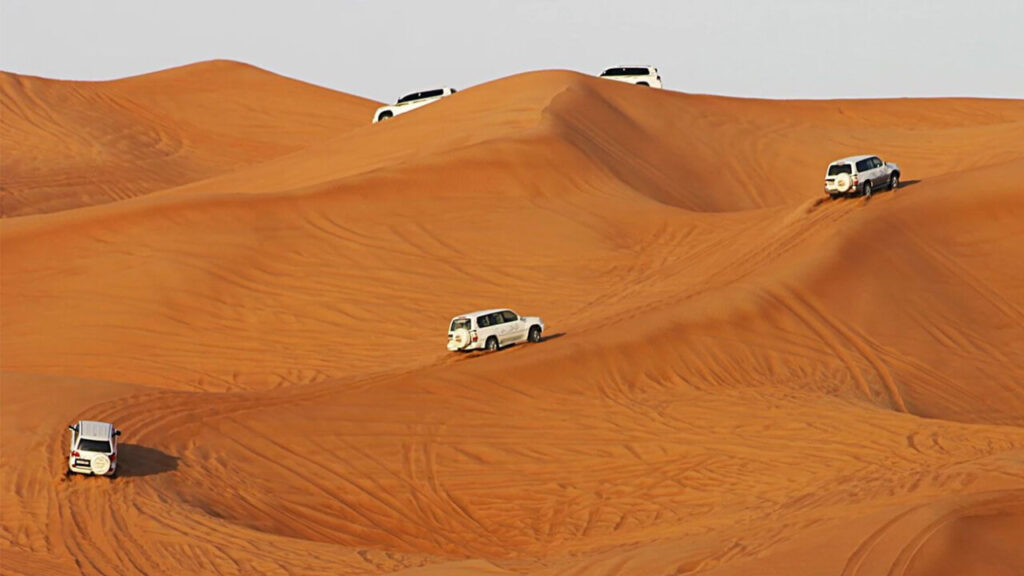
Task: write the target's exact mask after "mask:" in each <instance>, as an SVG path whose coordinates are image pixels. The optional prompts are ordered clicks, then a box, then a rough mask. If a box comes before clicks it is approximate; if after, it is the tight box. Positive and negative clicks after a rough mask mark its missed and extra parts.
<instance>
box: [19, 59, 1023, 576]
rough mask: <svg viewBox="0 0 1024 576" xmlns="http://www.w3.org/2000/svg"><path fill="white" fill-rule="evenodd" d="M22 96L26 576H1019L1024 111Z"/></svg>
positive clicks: (517, 94) (459, 98)
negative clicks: (533, 317)
mask: <svg viewBox="0 0 1024 576" xmlns="http://www.w3.org/2000/svg"><path fill="white" fill-rule="evenodd" d="M0 88H2V97H3V101H2V105H3V108H2V112H3V114H2V116H0V170H2V171H0V182H2V186H3V190H2V194H3V198H2V201H3V204H2V205H3V209H4V214H5V215H6V216H7V217H6V218H5V219H3V220H0V272H2V276H0V289H2V292H0V296H2V301H0V304H2V305H0V330H2V332H0V368H2V370H3V374H2V382H0V394H2V397H0V399H2V419H0V433H2V455H0V469H2V471H3V480H2V486H0V498H2V510H3V515H2V522H0V563H2V572H3V573H5V574H39V573H53V574H67V573H74V572H82V573H87V574H106V573H110V574H115V573H117V574H123V573H138V572H141V573H153V574H181V573H201V574H206V573H224V574H254V573H264V574H322V573H332V574H352V575H356V574H360V575H361V574H383V573H389V574H390V573H395V574H400V575H403V576H414V575H419V576H437V575H463V574H465V575H470V574H472V575H481V574H482V575H494V576H497V575H506V576H507V575H513V574H521V575H535V576H546V575H554V574H567V575H580V576H583V575H587V576H590V575H598V576H603V575H609V576H610V575H617V574H622V575H626V574H629V575H632V574H636V575H653V576H657V575H665V576H668V575H679V574H707V575H714V576H724V575H749V574H779V575H783V574H786V575H788V574H841V575H843V576H854V575H856V576H866V575H874V574H878V575H883V574H887V575H893V574H900V575H906V576H923V575H935V574H939V575H941V574H950V575H953V574H956V575H964V574H972V575H973V574H978V575H981V574H986V575H988V574H995V575H999V574H1019V573H1021V571H1022V570H1024V554H1022V552H1021V550H1022V548H1021V547H1020V546H1019V542H1021V541H1024V266H1022V265H1021V263H1022V262H1024V224H1022V222H1024V194H1022V193H1024V187H1022V184H1021V182H1024V102H1021V101H1008V100H977V99H928V100H920V99H918V100H871V101H819V102H805V101H760V100H743V99H732V98H722V97H710V96H694V95H688V94H680V93H674V92H668V91H658V90H650V89H643V88H639V87H633V86H628V85H624V84H618V83H614V82H608V81H604V80H600V79H596V78H590V77H586V76H582V75H579V74H575V73H570V72H561V71H549V72H536V73H529V74H523V75H519V76H515V77H511V78H505V79H502V80H498V81H495V82H492V83H489V84H485V85H482V86H478V87H474V88H471V89H468V90H465V91H460V92H459V94H457V95H456V96H453V97H451V98H448V99H445V100H444V101H441V102H439V103H437V104H433V105H430V106H428V107H426V108H423V109H422V110H418V111H415V112H413V113H410V114H408V115H404V116H401V117H399V118H396V119H394V120H389V121H387V122H385V123H383V124H379V125H370V117H371V115H372V111H373V108H374V107H375V106H376V103H373V102H370V101H367V100H362V99H359V98H356V97H352V96H348V95H345V94H340V93H334V92H331V91H328V90H324V89H321V88H316V87H312V86H308V85H304V84H302V83H300V82H297V81H294V80H289V79H285V78H281V77H278V76H275V75H272V74H270V73H267V72H264V71H261V70H258V69H254V68H252V67H249V66H245V65H242V64H237V63H230V62H214V63H204V64H197V65H193V66H188V67H184V68H179V69H174V70H169V71H165V72H159V73H156V74H150V75H146V76H141V77H136V78H128V79H124V80H119V81H113V82H103V83H79V82H61V81H53V80H43V79H38V78H30V77H23V76H18V75H14V74H4V75H2V77H0ZM861 152H873V153H878V154H880V155H881V156H882V157H883V158H884V159H886V160H891V161H896V162H899V163H900V165H901V167H902V169H903V178H904V182H905V184H906V186H905V187H904V188H902V189H900V190H898V191H897V192H895V193H889V192H883V193H879V194H877V195H876V196H874V197H873V198H871V199H870V200H865V199H844V200H837V201H831V200H828V199H827V198H825V197H824V195H823V194H822V192H821V179H822V174H823V171H824V168H825V166H826V165H827V163H828V161H830V160H832V159H835V158H838V157H841V156H845V155H849V154H854V153H861ZM492 306H511V307H513V308H514V309H516V310H518V311H519V312H521V313H524V314H537V315H541V316H542V317H543V318H544V320H545V321H546V322H547V324H548V336H549V338H548V339H547V340H546V341H545V342H543V343H541V344H535V345H520V346H514V347H512V348H509V349H506V350H503V351H500V352H497V353H494V354H479V353H476V354H469V355H451V354H448V353H447V352H446V351H445V349H444V344H445V329H446V325H447V321H448V319H449V318H450V317H452V316H454V315H456V314H458V313H462V312H466V311H469V310H473V309H478V308H486V307H492ZM79 418H87V419H100V420H108V421H112V422H114V423H115V424H116V425H117V426H118V427H120V428H122V429H123V430H124V436H123V437H122V441H123V444H122V451H121V455H120V457H119V458H120V460H121V463H122V466H123V471H122V476H121V477H119V478H117V479H116V480H114V481H109V480H107V479H100V478H85V477H75V478H72V479H70V480H68V479H65V478H64V476H63V474H62V471H63V468H64V465H65V461H64V460H63V452H64V449H65V446H66V442H67V432H66V430H65V426H66V425H67V424H69V423H71V422H72V421H75V420H77V419H79Z"/></svg>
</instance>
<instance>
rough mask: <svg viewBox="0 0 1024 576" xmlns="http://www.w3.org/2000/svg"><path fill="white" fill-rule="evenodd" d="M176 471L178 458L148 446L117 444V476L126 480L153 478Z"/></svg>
mask: <svg viewBox="0 0 1024 576" xmlns="http://www.w3.org/2000/svg"><path fill="white" fill-rule="evenodd" d="M177 469H178V458H177V457H176V456H171V455H170V454H166V453H164V452H161V451H160V450H157V449H156V448H150V447H149V446H142V445H140V444H119V445H118V447H117V475H118V476H122V477H126V478H140V477H143V476H154V475H156V474H162V473H164V472H171V471H174V470H177Z"/></svg>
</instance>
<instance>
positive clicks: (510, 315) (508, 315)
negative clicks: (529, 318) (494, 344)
mask: <svg viewBox="0 0 1024 576" xmlns="http://www.w3.org/2000/svg"><path fill="white" fill-rule="evenodd" d="M501 316H502V318H504V319H505V322H515V321H516V320H519V317H518V316H516V313H515V312H513V311H511V310H504V311H502V313H501Z"/></svg>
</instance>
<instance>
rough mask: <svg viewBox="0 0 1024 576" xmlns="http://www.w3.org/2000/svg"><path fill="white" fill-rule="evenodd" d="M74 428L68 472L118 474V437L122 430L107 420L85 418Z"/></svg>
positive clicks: (69, 427)
mask: <svg viewBox="0 0 1024 576" xmlns="http://www.w3.org/2000/svg"><path fill="white" fill-rule="evenodd" d="M68 430H70V431H71V444H70V446H69V450H68V452H69V453H68V472H67V473H68V474H70V473H72V472H77V473H78V474H89V475H94V476H110V477H114V476H116V475H117V437H118V436H120V435H121V431H120V430H117V429H115V428H114V425H113V424H108V423H107V422H93V421H92V420H81V421H79V422H78V424H75V425H74V426H68Z"/></svg>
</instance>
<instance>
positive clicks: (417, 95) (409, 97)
mask: <svg viewBox="0 0 1024 576" xmlns="http://www.w3.org/2000/svg"><path fill="white" fill-rule="evenodd" d="M437 96H444V90H426V91H424V92H413V93H412V94H406V95H405V96H402V97H401V98H399V99H398V103H399V104H401V103H403V102H412V101H413V100H422V99H424V98H435V97H437Z"/></svg>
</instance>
